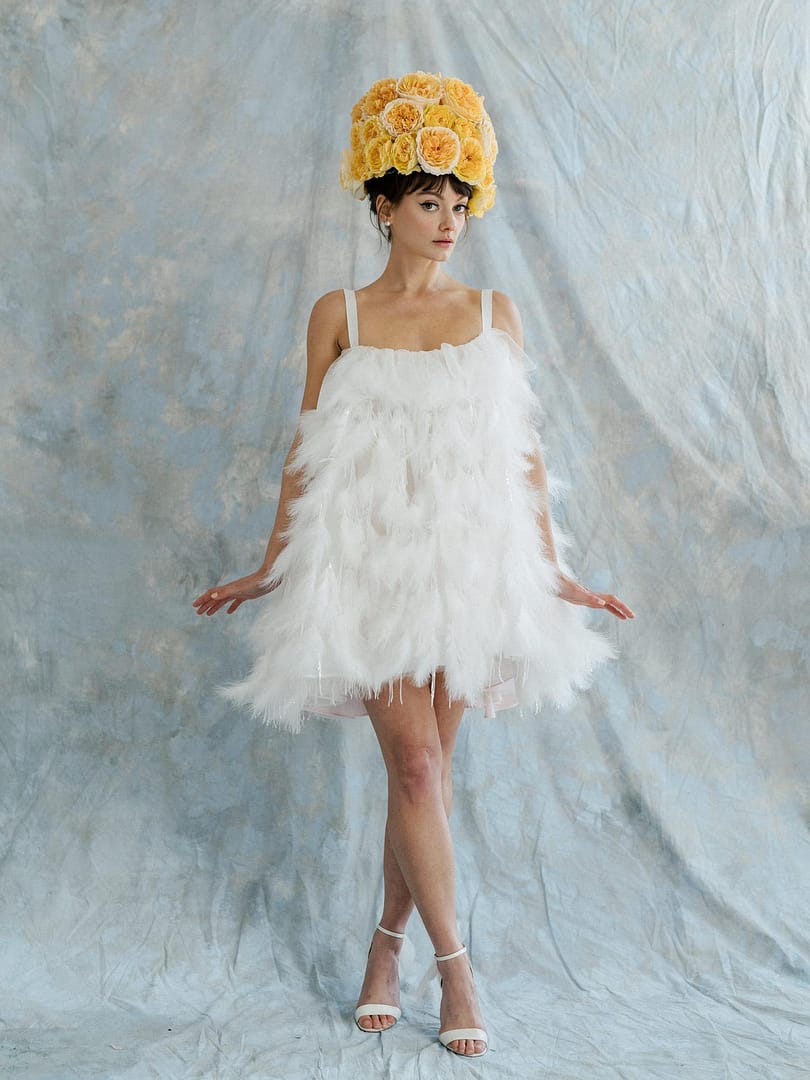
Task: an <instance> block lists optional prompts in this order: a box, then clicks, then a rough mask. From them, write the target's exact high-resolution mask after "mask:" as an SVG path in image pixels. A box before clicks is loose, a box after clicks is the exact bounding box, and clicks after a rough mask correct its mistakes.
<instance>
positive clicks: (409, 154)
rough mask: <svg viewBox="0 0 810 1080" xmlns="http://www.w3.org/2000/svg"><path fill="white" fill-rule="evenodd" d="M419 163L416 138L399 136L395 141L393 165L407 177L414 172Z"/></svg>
mask: <svg viewBox="0 0 810 1080" xmlns="http://www.w3.org/2000/svg"><path fill="white" fill-rule="evenodd" d="M417 162H418V158H417V156H416V136H415V135H397V137H396V139H394V148H393V150H392V151H391V164H392V165H393V166H394V168H395V169H396V170H397V171H398V172H401V173H404V174H405V175H407V174H408V173H412V172H413V171H414V169H415V168H416V165H417Z"/></svg>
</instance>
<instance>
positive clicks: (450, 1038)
mask: <svg viewBox="0 0 810 1080" xmlns="http://www.w3.org/2000/svg"><path fill="white" fill-rule="evenodd" d="M466 951H467V946H466V945H462V946H461V948H460V949H456V951H455V952H451V953H447V954H446V955H445V956H436V954H435V953H434V957H435V960H436V971H437V973H438V971H439V964H440V963H441V962H442V960H455V958H456V957H457V956H463V955H464V954H465V953H466ZM470 974H471V975H472V976H473V979H475V975H474V973H473V969H472V964H470ZM442 983H443V979H442V977H441V975H439V986H441V985H442ZM460 1039H469V1040H475V1041H476V1042H482V1043H483V1044H484V1049H483V1050H479V1051H478V1052H477V1053H475V1054H462V1052H461V1051H460V1050H454V1049H453V1047H452V1046H450V1043H451V1042H456V1041H457V1040H460ZM439 1042H440V1043H441V1044H442V1046H444V1047H445V1048H446V1049H447V1050H449V1051H450V1053H451V1054H455V1055H456V1056H457V1057H483V1056H484V1054H485V1053H486V1052H487V1050H489V1036H488V1035H487V1033H486V1032H485V1031H484V1029H483V1028H449V1029H448V1030H447V1031H440V1032H439Z"/></svg>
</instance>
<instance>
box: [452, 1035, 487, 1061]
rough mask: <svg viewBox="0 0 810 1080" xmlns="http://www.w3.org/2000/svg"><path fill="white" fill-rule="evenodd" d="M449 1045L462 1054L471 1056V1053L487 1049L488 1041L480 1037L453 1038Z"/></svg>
mask: <svg viewBox="0 0 810 1080" xmlns="http://www.w3.org/2000/svg"><path fill="white" fill-rule="evenodd" d="M449 1046H450V1049H451V1050H455V1052H456V1053H457V1054H462V1055H463V1056H464V1057H469V1056H470V1054H483V1053H484V1051H485V1049H486V1043H484V1042H482V1041H481V1040H480V1039H453V1041H452V1042H451V1043H449Z"/></svg>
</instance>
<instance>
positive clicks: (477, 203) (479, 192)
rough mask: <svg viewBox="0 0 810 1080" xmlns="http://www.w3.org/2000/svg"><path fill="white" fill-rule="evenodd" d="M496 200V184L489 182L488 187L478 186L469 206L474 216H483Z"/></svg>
mask: <svg viewBox="0 0 810 1080" xmlns="http://www.w3.org/2000/svg"><path fill="white" fill-rule="evenodd" d="M494 202H495V184H489V185H488V186H487V187H477V188H476V189H475V190H474V191H473V193H472V197H471V199H470V201H469V202H468V203H467V208H468V211H469V213H470V214H471V215H472V216H473V217H482V216H483V215H484V214H485V213H486V211H487V210H489V208H490V207H491V206H492V204H493V203H494Z"/></svg>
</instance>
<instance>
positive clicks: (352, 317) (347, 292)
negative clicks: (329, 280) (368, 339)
mask: <svg viewBox="0 0 810 1080" xmlns="http://www.w3.org/2000/svg"><path fill="white" fill-rule="evenodd" d="M343 296H344V299H345V300H346V322H347V323H348V324H349V348H352V349H353V348H354V347H355V346H356V345H358V344H359V342H358V340H357V301H356V300H355V297H354V289H344V290H343Z"/></svg>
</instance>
